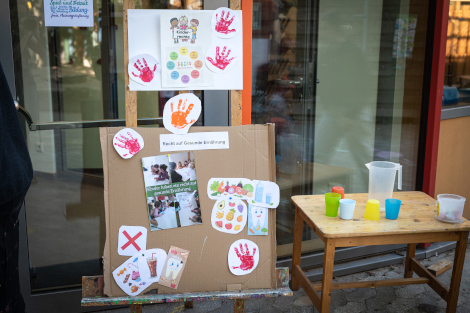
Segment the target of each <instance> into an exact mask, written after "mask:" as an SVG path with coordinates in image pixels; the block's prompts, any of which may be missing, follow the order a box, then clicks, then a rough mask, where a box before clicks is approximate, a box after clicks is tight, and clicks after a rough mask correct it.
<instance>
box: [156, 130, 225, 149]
mask: <svg viewBox="0 0 470 313" xmlns="http://www.w3.org/2000/svg"><path fill="white" fill-rule="evenodd" d="M228 148H229V144H228V132H210V133H189V134H186V135H174V134H165V135H160V152H169V151H186V150H210V149H228Z"/></svg>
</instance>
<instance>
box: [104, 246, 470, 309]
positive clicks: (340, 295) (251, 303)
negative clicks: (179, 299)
mask: <svg viewBox="0 0 470 313" xmlns="http://www.w3.org/2000/svg"><path fill="white" fill-rule="evenodd" d="M454 252H455V250H450V251H447V252H444V253H442V254H439V255H437V256H433V257H430V258H428V259H422V260H420V263H421V264H423V265H424V266H426V267H428V266H430V265H432V264H435V263H437V262H439V261H440V260H443V259H446V260H449V261H451V262H453V261H454ZM403 272H404V265H403V264H399V265H394V266H390V267H384V268H379V269H376V270H372V271H368V272H362V273H357V274H351V275H347V276H342V277H335V278H334V280H333V281H334V282H349V281H368V280H381V279H396V278H403ZM451 273H452V270H451V269H450V270H448V271H446V272H445V273H443V274H441V275H439V276H438V278H439V280H440V281H441V282H442V283H443V284H444V285H445V286H446V287H449V285H450V279H451ZM415 277H418V276H416V275H415ZM233 303H234V301H233V300H232V301H222V300H219V301H201V302H198V301H195V302H194V308H193V309H186V310H185V309H184V304H182V303H166V304H158V305H147V306H144V307H143V310H142V311H143V312H144V313H151V312H152V313H153V312H155V313H173V312H182V311H185V312H188V313H200V312H214V313H215V312H233ZM445 307H446V302H445V301H444V300H442V299H441V298H440V297H439V296H438V295H437V294H436V293H435V292H434V290H432V289H431V288H430V287H429V286H428V285H427V284H424V285H408V286H393V287H377V288H357V289H345V290H333V292H332V298H331V312H334V313H359V312H374V313H379V312H390V313H392V312H393V313H400V312H406V313H419V312H425V313H435V312H436V313H437V312H445ZM245 310H246V312H247V313H249V312H250V313H251V312H253V313H255V312H256V313H271V312H272V313H278V312H289V313H294V312H301V313H303V312H318V311H317V310H316V309H315V310H314V309H313V304H312V302H311V301H310V299H309V298H308V297H307V296H306V294H305V292H304V291H303V290H302V289H299V290H298V291H296V292H294V296H293V297H283V298H264V299H248V300H246V302H245ZM129 311H130V310H129V308H125V309H115V310H107V311H103V312H108V313H128V312H129ZM457 312H458V313H468V312H470V246H468V247H467V254H466V258H465V265H464V270H463V274H462V281H461V284H460V296H459V302H458V308H457Z"/></svg>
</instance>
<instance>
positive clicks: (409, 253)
mask: <svg viewBox="0 0 470 313" xmlns="http://www.w3.org/2000/svg"><path fill="white" fill-rule="evenodd" d="M415 253H416V244H415V243H409V244H408V247H407V248H406V263H405V278H413V270H412V269H411V259H412V258H414V257H415Z"/></svg>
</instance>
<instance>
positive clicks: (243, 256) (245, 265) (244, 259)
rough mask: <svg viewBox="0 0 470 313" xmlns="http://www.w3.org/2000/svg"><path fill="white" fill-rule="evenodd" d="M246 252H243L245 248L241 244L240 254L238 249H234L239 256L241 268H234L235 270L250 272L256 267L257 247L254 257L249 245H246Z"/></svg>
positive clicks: (254, 250) (254, 249)
mask: <svg viewBox="0 0 470 313" xmlns="http://www.w3.org/2000/svg"><path fill="white" fill-rule="evenodd" d="M245 249H246V251H243V246H242V244H241V243H240V252H241V253H240V252H238V249H237V247H234V250H235V253H236V254H237V256H238V258H239V259H240V262H241V264H240V266H232V268H233V269H236V268H239V269H241V270H242V271H249V270H251V269H252V268H253V266H254V265H255V260H254V256H255V254H256V247H255V248H253V255H250V249H248V245H247V244H246V243H245Z"/></svg>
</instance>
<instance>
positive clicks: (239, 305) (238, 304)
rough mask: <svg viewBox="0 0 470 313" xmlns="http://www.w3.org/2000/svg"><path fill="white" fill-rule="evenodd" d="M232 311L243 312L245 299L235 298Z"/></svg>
mask: <svg viewBox="0 0 470 313" xmlns="http://www.w3.org/2000/svg"><path fill="white" fill-rule="evenodd" d="M233 312H235V313H245V300H244V299H235V303H234V305H233Z"/></svg>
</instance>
